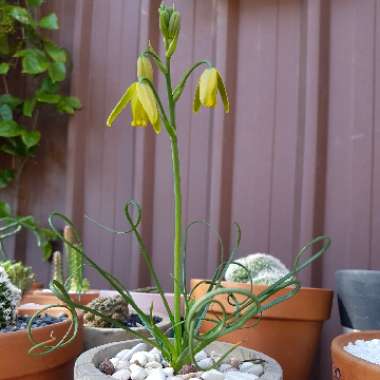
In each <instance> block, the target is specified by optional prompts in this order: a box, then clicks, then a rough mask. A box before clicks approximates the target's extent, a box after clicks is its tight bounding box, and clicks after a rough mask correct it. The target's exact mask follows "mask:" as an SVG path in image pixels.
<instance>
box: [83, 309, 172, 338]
mask: <svg viewBox="0 0 380 380" xmlns="http://www.w3.org/2000/svg"><path fill="white" fill-rule="evenodd" d="M154 317H160V318H161V322H159V323H156V326H157V327H158V328H160V327H163V326H165V325H167V324H169V323H170V319H169V317H168V316H167V315H164V314H161V313H154ZM83 328H84V329H85V330H95V331H99V332H107V331H108V332H110V331H113V332H123V331H127V330H125V329H122V328H121V327H95V326H86V324H84V323H83ZM130 328H131V329H133V330H134V331H137V332H139V331H143V330H146V328H145V327H144V326H141V327H130ZM170 328H171V325H170V327H169V329H170ZM136 339H137V338H136Z"/></svg>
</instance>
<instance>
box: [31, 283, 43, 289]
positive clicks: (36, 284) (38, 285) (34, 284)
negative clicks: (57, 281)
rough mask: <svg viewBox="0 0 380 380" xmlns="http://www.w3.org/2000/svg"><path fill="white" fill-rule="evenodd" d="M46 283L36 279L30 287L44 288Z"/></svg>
mask: <svg viewBox="0 0 380 380" xmlns="http://www.w3.org/2000/svg"><path fill="white" fill-rule="evenodd" d="M43 287H44V284H43V283H42V282H37V281H34V282H33V283H32V286H31V287H30V290H37V289H43Z"/></svg>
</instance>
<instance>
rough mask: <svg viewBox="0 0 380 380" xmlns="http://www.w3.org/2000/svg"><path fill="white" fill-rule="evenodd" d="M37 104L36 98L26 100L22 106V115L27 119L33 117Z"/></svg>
mask: <svg viewBox="0 0 380 380" xmlns="http://www.w3.org/2000/svg"><path fill="white" fill-rule="evenodd" d="M36 104H37V100H36V98H29V99H26V100H25V101H24V103H23V105H22V114H23V115H24V116H27V117H32V116H33V111H34V108H35V107H36Z"/></svg>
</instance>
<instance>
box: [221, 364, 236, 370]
mask: <svg viewBox="0 0 380 380" xmlns="http://www.w3.org/2000/svg"><path fill="white" fill-rule="evenodd" d="M219 371H221V372H227V371H237V369H236V368H235V367H232V365H231V364H228V363H222V364H221V365H220V366H219Z"/></svg>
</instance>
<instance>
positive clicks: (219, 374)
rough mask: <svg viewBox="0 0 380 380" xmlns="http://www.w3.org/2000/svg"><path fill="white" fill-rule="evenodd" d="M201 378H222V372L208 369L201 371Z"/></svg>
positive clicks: (213, 379) (220, 379) (221, 379)
mask: <svg viewBox="0 0 380 380" xmlns="http://www.w3.org/2000/svg"><path fill="white" fill-rule="evenodd" d="M202 379H203V380H224V374H223V373H222V372H219V371H217V370H216V369H210V371H206V372H204V373H202Z"/></svg>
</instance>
